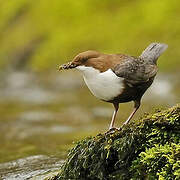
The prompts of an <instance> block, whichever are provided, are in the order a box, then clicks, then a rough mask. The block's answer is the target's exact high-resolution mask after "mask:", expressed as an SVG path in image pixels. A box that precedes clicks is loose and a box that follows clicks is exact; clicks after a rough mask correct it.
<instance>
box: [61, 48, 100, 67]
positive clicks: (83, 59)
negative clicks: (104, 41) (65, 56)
mask: <svg viewBox="0 0 180 180" xmlns="http://www.w3.org/2000/svg"><path fill="white" fill-rule="evenodd" d="M100 55H101V53H99V52H97V51H91V50H89V51H85V52H82V53H80V54H78V55H77V56H75V57H74V59H73V60H72V61H71V62H68V63H66V64H63V65H61V66H59V70H65V69H73V68H75V67H77V66H83V65H84V66H88V64H89V63H90V61H89V60H90V59H91V60H92V59H94V58H98V57H99V56H100Z"/></svg>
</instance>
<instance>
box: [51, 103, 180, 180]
mask: <svg viewBox="0 0 180 180" xmlns="http://www.w3.org/2000/svg"><path fill="white" fill-rule="evenodd" d="M50 179H51V180H65V179H66V180H67V179H80V180H81V179H82V180H83V179H86V180H96V179H97V180H106V179H107V180H119V179H180V105H176V106H174V107H172V108H169V109H167V110H157V112H155V113H154V114H152V115H145V117H143V118H141V119H140V121H139V123H138V124H133V123H131V124H129V125H126V126H124V127H123V128H122V130H120V131H119V130H115V131H114V132H109V133H105V134H98V135H97V136H95V137H88V138H86V139H84V140H81V141H79V142H77V143H76V145H75V147H74V148H72V149H71V150H70V151H69V154H68V157H67V159H66V161H65V163H64V165H63V166H62V168H61V169H60V172H59V174H58V175H57V176H55V177H52V178H50Z"/></svg>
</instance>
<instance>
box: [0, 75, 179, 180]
mask: <svg viewBox="0 0 180 180" xmlns="http://www.w3.org/2000/svg"><path fill="white" fill-rule="evenodd" d="M177 77H179V74H172V75H167V74H166V75H165V74H160V73H159V74H158V76H157V78H156V80H155V82H154V84H153V86H152V87H151V88H150V89H149V90H148V91H147V92H146V94H145V95H144V98H143V101H142V106H141V108H140V110H139V111H138V113H137V114H136V115H135V118H134V119H136V120H137V119H138V117H140V116H142V115H143V114H144V113H145V112H152V111H153V108H154V107H169V106H172V105H174V104H176V103H179V102H180V101H179V100H180V96H179V92H180V82H179V79H178V78H177ZM0 78H1V82H0V114H1V117H0V178H2V179H14V180H16V179H17V180H21V179H44V178H45V177H47V175H48V176H49V173H56V172H57V170H58V169H59V168H60V166H61V164H62V161H63V159H64V158H65V156H66V154H67V149H69V148H71V147H72V146H73V141H77V140H79V139H82V138H83V137H85V136H90V135H96V134H97V133H99V132H102V133H103V132H105V131H106V130H107V128H108V125H109V123H110V118H111V115H112V112H113V107H112V105H111V104H109V103H104V102H101V101H99V100H98V99H96V98H95V97H93V96H92V95H91V94H90V92H89V91H88V90H87V88H86V86H85V85H84V83H83V81H82V77H81V76H80V75H79V74H77V73H75V72H68V73H67V72H66V73H49V74H48V75H44V74H35V73H30V72H9V73H5V74H4V73H1V74H0ZM132 108H133V104H132V103H126V104H122V105H120V109H119V114H118V118H117V121H116V125H117V126H120V125H121V124H122V123H123V122H124V121H125V119H126V118H127V117H128V115H129V113H130V112H131V110H132Z"/></svg>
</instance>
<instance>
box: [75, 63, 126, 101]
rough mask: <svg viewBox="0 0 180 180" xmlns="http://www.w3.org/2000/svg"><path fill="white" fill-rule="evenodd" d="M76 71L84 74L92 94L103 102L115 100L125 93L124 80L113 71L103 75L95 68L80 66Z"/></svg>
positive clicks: (109, 70)
mask: <svg viewBox="0 0 180 180" xmlns="http://www.w3.org/2000/svg"><path fill="white" fill-rule="evenodd" d="M76 69H78V70H79V71H80V72H81V73H82V74H83V77H84V81H85V83H86V85H87V86H88V88H89V89H90V91H91V92H92V94H93V95H94V96H96V97H97V98H99V99H101V100H104V101H110V100H113V99H114V98H115V97H117V96H118V95H120V94H121V93H122V91H123V88H124V83H123V78H121V77H118V76H116V74H115V73H114V72H113V71H112V70H111V69H108V70H107V71H105V72H102V73H101V72H100V71H99V70H97V69H95V68H93V67H86V66H78V67H76Z"/></svg>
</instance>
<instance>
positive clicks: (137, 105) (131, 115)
mask: <svg viewBox="0 0 180 180" xmlns="http://www.w3.org/2000/svg"><path fill="white" fill-rule="evenodd" d="M140 105H141V101H140V100H136V101H134V110H133V112H132V113H131V114H130V116H129V117H128V119H127V120H126V122H125V123H124V124H123V125H125V124H128V123H129V121H130V120H131V119H132V117H133V116H134V114H135V113H136V111H137V110H138V109H139V107H140Z"/></svg>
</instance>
